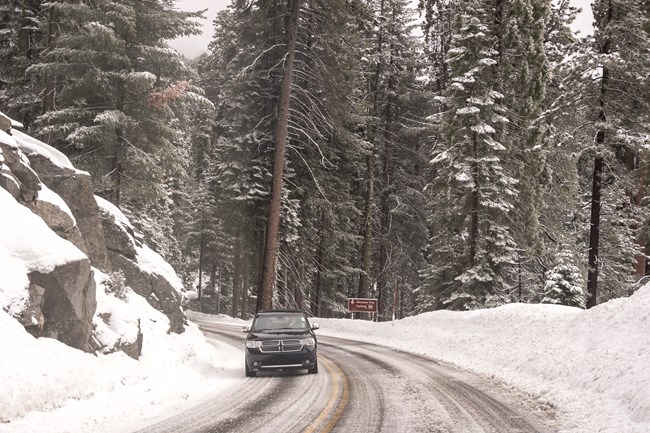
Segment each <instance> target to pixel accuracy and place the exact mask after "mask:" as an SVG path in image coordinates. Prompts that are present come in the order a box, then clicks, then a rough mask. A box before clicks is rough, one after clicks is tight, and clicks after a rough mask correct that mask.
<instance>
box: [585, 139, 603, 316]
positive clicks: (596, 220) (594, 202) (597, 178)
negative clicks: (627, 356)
mask: <svg viewBox="0 0 650 433" xmlns="http://www.w3.org/2000/svg"><path fill="white" fill-rule="evenodd" d="M604 135H605V134H604V133H603V132H602V131H599V132H598V136H597V137H596V140H597V141H600V140H604V138H600V137H604ZM602 175H603V158H602V156H597V157H596V160H595V161H594V179H593V186H592V192H591V221H590V222H591V230H590V233H589V271H588V274H587V293H588V295H589V297H588V299H587V308H591V307H593V306H595V305H596V302H597V294H598V243H599V240H600V193H601V189H602Z"/></svg>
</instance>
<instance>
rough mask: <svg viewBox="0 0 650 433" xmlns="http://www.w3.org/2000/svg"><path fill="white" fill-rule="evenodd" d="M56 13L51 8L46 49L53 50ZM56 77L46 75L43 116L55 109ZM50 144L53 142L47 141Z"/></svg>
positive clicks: (51, 7)
mask: <svg viewBox="0 0 650 433" xmlns="http://www.w3.org/2000/svg"><path fill="white" fill-rule="evenodd" d="M55 20H56V13H55V12H54V7H53V6H50V9H49V16H48V20H47V37H46V39H45V49H46V50H51V49H52V46H53V44H54V32H55V28H56V26H55V24H56V22H55ZM54 93H55V89H54V77H53V76H52V75H51V74H49V73H46V74H45V91H44V92H43V105H42V114H45V113H47V112H48V111H50V110H53V109H54ZM47 141H48V142H50V141H51V140H50V139H49V137H48V139H47Z"/></svg>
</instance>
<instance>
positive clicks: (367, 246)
mask: <svg viewBox="0 0 650 433" xmlns="http://www.w3.org/2000/svg"><path fill="white" fill-rule="evenodd" d="M373 158H374V155H369V156H368V157H367V158H366V197H365V205H364V212H363V244H362V246H361V275H360V276H359V292H358V293H359V295H358V296H359V297H360V298H367V297H368V294H369V293H370V272H371V265H372V263H371V259H372V208H373V203H374V201H375V162H374V159H373Z"/></svg>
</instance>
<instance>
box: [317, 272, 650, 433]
mask: <svg viewBox="0 0 650 433" xmlns="http://www.w3.org/2000/svg"><path fill="white" fill-rule="evenodd" d="M319 321H320V322H321V330H320V331H318V332H319V334H321V335H329V336H334V337H341V338H347V339H352V340H359V341H365V342H370V343H376V344H381V345H385V346H389V347H394V348H396V349H399V350H403V351H406V352H411V353H416V354H421V355H425V356H428V357H431V358H434V359H437V360H440V361H443V362H446V363H450V364H453V365H456V366H458V367H460V368H463V369H467V370H470V371H473V372H475V373H478V374H480V375H483V376H487V377H491V378H494V379H497V380H499V381H502V382H503V383H505V384H506V385H508V386H511V387H513V388H516V389H518V390H521V391H523V392H526V393H528V394H530V395H531V396H533V397H535V398H536V399H537V400H538V401H540V402H541V403H545V404H548V405H551V406H553V407H554V408H555V409H556V410H557V411H558V418H559V420H560V421H562V423H563V424H564V425H565V427H564V428H563V430H562V431H563V432H567V433H568V432H571V433H595V432H599V433H648V432H650V285H647V286H645V287H643V288H642V289H640V290H639V291H638V292H637V293H636V294H634V295H633V296H632V297H630V298H628V299H617V300H613V301H610V302H607V303H605V304H603V305H600V306H598V307H596V308H593V309H591V310H587V311H584V310H580V309H575V308H571V307H564V306H555V305H525V304H511V305H506V306H503V307H500V308H494V309H488V310H477V311H471V312H451V311H438V312H432V313H426V314H422V315H419V316H415V317H411V318H406V319H403V320H399V321H396V322H394V323H390V322H387V323H372V322H366V321H361V320H355V321H352V320H333V319H331V320H322V319H321V320H319Z"/></svg>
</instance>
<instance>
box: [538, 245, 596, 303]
mask: <svg viewBox="0 0 650 433" xmlns="http://www.w3.org/2000/svg"><path fill="white" fill-rule="evenodd" d="M570 256H571V255H570V254H569V255H568V257H564V258H565V259H568V260H562V259H561V260H560V263H559V264H557V265H556V266H555V267H553V269H551V270H550V271H548V272H547V273H546V283H545V285H544V298H543V299H542V303H544V304H559V305H568V306H570V307H580V308H585V292H584V278H583V277H582V273H581V272H580V270H579V269H578V268H577V267H576V266H574V265H572V264H571V262H572V261H573V260H571V257H570ZM560 257H561V258H562V256H560Z"/></svg>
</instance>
